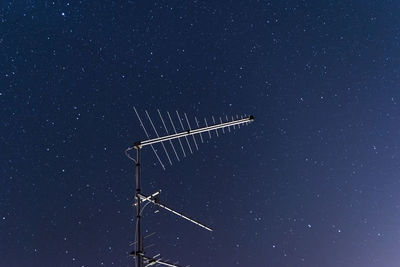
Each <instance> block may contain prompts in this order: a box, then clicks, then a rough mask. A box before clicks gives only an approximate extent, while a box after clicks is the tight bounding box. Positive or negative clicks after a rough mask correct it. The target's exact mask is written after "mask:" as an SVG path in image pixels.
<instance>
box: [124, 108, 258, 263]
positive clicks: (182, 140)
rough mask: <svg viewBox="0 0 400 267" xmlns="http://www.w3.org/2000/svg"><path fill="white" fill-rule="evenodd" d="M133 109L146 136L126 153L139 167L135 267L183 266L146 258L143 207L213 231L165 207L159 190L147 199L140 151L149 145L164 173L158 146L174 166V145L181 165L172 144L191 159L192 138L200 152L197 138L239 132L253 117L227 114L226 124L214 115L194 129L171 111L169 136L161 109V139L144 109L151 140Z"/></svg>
mask: <svg viewBox="0 0 400 267" xmlns="http://www.w3.org/2000/svg"><path fill="white" fill-rule="evenodd" d="M133 109H134V111H135V113H136V116H137V118H138V120H139V122H140V125H141V127H142V129H143V131H144V133H145V134H146V137H147V140H144V141H137V142H135V143H134V144H133V145H132V146H131V147H128V148H127V149H126V150H125V155H126V156H127V157H128V158H129V159H131V160H132V161H134V162H135V164H136V193H135V203H134V204H133V205H134V206H135V207H136V231H135V240H134V243H133V244H135V245H136V248H135V250H134V251H132V252H131V253H130V255H131V256H134V257H135V264H136V265H135V266H136V267H147V266H152V265H155V266H157V265H163V266H171V267H181V266H180V265H177V262H176V263H170V262H169V260H164V259H163V258H162V257H161V256H160V254H157V255H155V256H153V257H149V256H147V255H145V252H144V247H143V239H144V238H143V237H142V233H141V225H140V222H141V216H142V212H143V210H144V208H145V207H146V206H147V205H148V204H153V205H155V206H157V207H160V208H162V209H164V210H166V211H169V212H171V213H172V214H175V215H177V216H179V217H181V218H182V219H185V220H187V221H189V222H191V223H193V224H195V225H197V226H199V227H201V228H203V229H205V230H207V231H212V229H211V228H210V227H207V226H205V225H204V224H202V223H200V222H198V221H196V220H194V219H191V218H189V217H187V216H185V215H183V214H182V213H180V212H178V211H175V210H173V209H172V208H169V207H167V206H166V205H164V204H162V203H160V200H159V195H160V194H161V190H159V191H157V192H155V193H153V194H151V195H148V196H146V195H143V194H142V193H141V184H140V182H141V181H140V178H141V165H140V164H141V158H140V157H141V150H142V149H143V148H144V147H146V146H150V147H151V149H152V150H153V153H154V155H155V156H156V158H157V160H158V162H159V164H160V166H161V167H162V168H163V169H164V170H165V165H164V163H163V162H162V160H161V157H160V155H159V154H158V150H157V149H156V147H155V146H156V145H161V147H162V149H163V151H164V153H165V156H166V158H167V160H168V162H169V164H170V165H171V166H172V164H173V162H172V158H171V156H170V154H169V153H168V150H167V147H168V144H169V145H170V146H171V148H172V150H173V152H174V154H175V158H176V159H177V161H178V162H179V161H180V160H181V158H180V157H179V155H178V151H177V149H176V148H175V145H176V143H175V145H174V142H173V141H175V140H176V141H178V144H179V146H180V148H181V150H182V155H183V157H184V158H186V157H187V156H188V153H187V152H186V151H185V145H187V148H188V149H189V151H190V154H193V153H194V149H193V148H192V145H191V143H190V141H189V139H192V141H193V144H194V147H195V151H197V150H199V145H198V142H197V141H198V139H197V140H196V137H197V138H199V137H200V141H201V143H204V138H203V135H202V133H206V132H207V134H208V137H209V138H210V139H211V138H212V133H214V132H215V135H216V136H217V137H219V136H220V134H221V132H218V130H221V131H222V134H225V130H226V129H227V130H228V132H231V128H233V130H235V128H236V126H237V127H238V129H240V126H241V125H242V126H243V125H247V124H249V123H251V122H253V121H254V117H253V116H247V115H244V116H240V117H239V116H238V115H235V117H236V118H235V117H234V116H231V120H229V119H228V116H227V115H226V116H225V118H224V121H223V119H222V117H219V120H218V118H217V119H215V117H214V116H211V120H212V124H210V125H209V124H208V121H207V119H206V118H204V126H201V125H200V121H198V120H197V118H196V117H195V118H194V119H195V123H196V127H197V128H192V126H191V124H190V122H189V119H188V116H187V115H186V113H183V118H182V117H181V116H180V114H179V112H178V111H176V117H177V120H178V123H177V124H174V122H173V119H172V117H171V114H170V113H169V112H167V116H168V118H169V122H170V124H171V127H172V129H173V132H172V133H170V131H169V130H168V128H167V125H166V123H165V120H164V118H163V116H162V115H161V112H160V110H157V112H158V115H159V117H160V120H161V122H162V126H163V127H164V131H165V135H161V136H160V134H159V132H158V131H157V128H156V127H155V125H154V123H153V120H152V119H151V117H150V115H149V113H148V112H147V110H145V114H146V117H147V119H148V121H149V123H150V125H151V128H152V129H153V131H154V134H155V137H154V138H150V135H149V132H148V131H147V129H146V126H145V125H144V123H143V121H142V119H141V117H140V115H139V113H138V111H137V110H136V108H135V107H133ZM184 124H186V125H184ZM176 125H178V127H179V126H180V127H181V129H182V130H181V131H179V130H178V131H177V128H176ZM190 137H191V138H190ZM184 144H185V145H184ZM133 149H136V159H135V158H133V157H132V156H131V155H130V154H129V151H130V150H133ZM178 150H179V149H178ZM143 203H146V204H144V205H143V206H142V204H143Z"/></svg>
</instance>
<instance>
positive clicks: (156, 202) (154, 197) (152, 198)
mask: <svg viewBox="0 0 400 267" xmlns="http://www.w3.org/2000/svg"><path fill="white" fill-rule="evenodd" d="M160 193H161V190H159V191H157V192H155V193H153V194H152V195H150V196H144V195H142V194H138V196H139V198H140V201H141V202H145V201H149V202H151V203H153V204H154V205H156V206H158V207H160V208H163V209H165V210H167V211H169V212H171V213H173V214H175V215H177V216H179V217H181V218H183V219H185V220H187V221H189V222H191V223H194V224H196V225H198V226H200V227H201V228H204V229H206V230H208V231H210V232H212V229H211V228H209V227H207V226H205V225H204V224H201V223H199V222H197V221H195V220H193V219H191V218H189V217H187V216H185V215H183V214H182V213H180V212H177V211H175V210H173V209H171V208H168V207H167V206H165V205H163V204H161V203H159V200H158V198H157V196H158V195H159V194H160Z"/></svg>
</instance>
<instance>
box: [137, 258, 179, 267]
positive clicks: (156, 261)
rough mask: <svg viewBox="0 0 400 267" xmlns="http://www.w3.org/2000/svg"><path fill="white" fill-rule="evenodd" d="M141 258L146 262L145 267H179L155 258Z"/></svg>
mask: <svg viewBox="0 0 400 267" xmlns="http://www.w3.org/2000/svg"><path fill="white" fill-rule="evenodd" d="M143 258H145V259H146V260H147V261H148V262H147V264H146V266H145V267H147V266H152V265H154V264H157V265H158V264H160V265H164V266H169V267H181V266H180V265H176V264H172V263H169V262H167V261H164V260H162V259H156V258H155V257H154V258H150V257H146V256H144V257H143Z"/></svg>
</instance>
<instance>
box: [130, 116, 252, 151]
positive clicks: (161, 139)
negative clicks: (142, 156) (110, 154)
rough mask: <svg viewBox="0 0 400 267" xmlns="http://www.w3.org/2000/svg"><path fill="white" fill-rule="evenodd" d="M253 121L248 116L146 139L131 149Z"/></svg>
mask: <svg viewBox="0 0 400 267" xmlns="http://www.w3.org/2000/svg"><path fill="white" fill-rule="evenodd" d="M253 121H254V117H253V116H249V117H247V118H244V119H238V120H233V121H229V122H224V123H220V124H216V125H211V126H206V127H203V128H198V129H194V130H187V131H183V132H180V133H175V134H170V135H166V136H162V137H157V138H153V139H148V140H145V141H141V142H136V143H135V144H134V145H133V147H144V146H148V145H153V144H156V143H160V142H165V141H168V140H173V139H177V138H182V137H187V136H190V135H195V134H200V133H203V132H209V131H211V130H217V129H221V128H225V127H230V126H235V125H240V124H245V123H249V122H253Z"/></svg>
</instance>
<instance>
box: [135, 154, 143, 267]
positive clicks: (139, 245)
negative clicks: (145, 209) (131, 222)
mask: <svg viewBox="0 0 400 267" xmlns="http://www.w3.org/2000/svg"><path fill="white" fill-rule="evenodd" d="M139 194H140V147H136V201H137V202H136V203H137V205H136V231H137V233H136V238H137V243H136V244H137V247H136V258H135V261H136V267H143V257H142V255H143V249H142V248H143V244H142V234H141V229H140V209H141V205H140V204H141V203H140V202H141V199H140V197H139Z"/></svg>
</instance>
